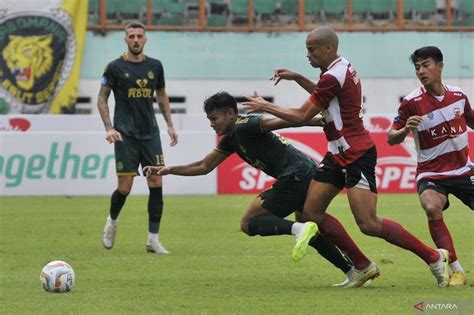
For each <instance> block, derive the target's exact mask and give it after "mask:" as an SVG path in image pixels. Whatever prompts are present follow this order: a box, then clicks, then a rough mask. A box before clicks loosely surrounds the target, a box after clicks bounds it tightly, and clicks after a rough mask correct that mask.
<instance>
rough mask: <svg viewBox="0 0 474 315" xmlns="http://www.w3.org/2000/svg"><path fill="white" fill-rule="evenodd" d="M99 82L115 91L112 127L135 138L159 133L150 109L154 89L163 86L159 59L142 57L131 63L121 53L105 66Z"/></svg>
mask: <svg viewBox="0 0 474 315" xmlns="http://www.w3.org/2000/svg"><path fill="white" fill-rule="evenodd" d="M101 84H102V85H105V86H108V87H110V88H111V89H112V91H113V92H114V97H115V111H114V128H115V129H117V131H119V132H121V133H124V134H126V135H128V136H132V137H134V138H136V139H150V138H151V137H153V136H156V135H157V134H158V135H159V129H158V124H157V122H156V117H155V113H154V111H153V97H154V94H155V90H157V89H161V88H164V87H165V76H164V71H163V66H162V64H161V62H160V61H159V60H157V59H153V58H149V57H147V56H145V59H144V60H143V61H142V62H131V61H128V60H127V59H126V54H124V55H123V56H121V57H120V58H117V59H115V60H114V61H112V62H110V63H109V64H108V65H107V68H106V69H105V72H104V75H103V76H102V80H101Z"/></svg>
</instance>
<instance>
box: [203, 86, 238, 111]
mask: <svg viewBox="0 0 474 315" xmlns="http://www.w3.org/2000/svg"><path fill="white" fill-rule="evenodd" d="M229 108H232V109H233V110H234V112H235V113H236V114H237V113H238V111H237V102H236V101H235V98H234V97H233V96H232V95H230V94H229V93H227V92H225V91H220V92H218V93H216V94H214V95H212V96H210V97H208V98H207V99H206V100H205V101H204V111H205V112H206V113H207V114H209V113H210V112H212V111H213V110H215V109H217V110H221V109H224V110H227V109H229Z"/></svg>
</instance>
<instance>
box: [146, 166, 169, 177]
mask: <svg viewBox="0 0 474 315" xmlns="http://www.w3.org/2000/svg"><path fill="white" fill-rule="evenodd" d="M169 171H170V170H169V168H168V167H165V166H145V167H144V168H143V172H144V173H145V175H146V176H147V177H148V176H151V175H159V176H164V175H168V174H169Z"/></svg>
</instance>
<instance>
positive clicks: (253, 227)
mask: <svg viewBox="0 0 474 315" xmlns="http://www.w3.org/2000/svg"><path fill="white" fill-rule="evenodd" d="M204 104H205V105H204V110H205V112H206V114H207V118H208V119H209V121H210V123H211V127H212V128H213V129H214V131H215V132H216V134H217V135H218V136H223V137H222V138H221V140H220V142H219V144H218V145H217V148H216V149H214V150H213V151H212V152H210V153H209V154H208V155H207V156H206V157H204V159H202V160H201V161H197V162H194V163H191V164H188V165H179V166H166V167H165V166H147V167H145V170H146V172H147V175H149V176H152V175H153V174H158V175H168V174H173V175H182V176H196V175H204V174H207V173H209V172H210V171H212V170H213V169H215V168H216V167H217V166H218V165H219V164H220V163H222V162H223V161H224V160H225V159H226V158H227V157H228V156H229V155H231V154H232V153H237V154H238V155H239V156H240V157H241V158H242V159H243V160H245V161H246V162H247V163H249V164H250V165H252V166H254V167H256V168H258V169H260V170H262V171H263V172H265V173H266V174H268V175H270V176H272V177H274V178H275V179H277V181H276V182H275V184H274V185H273V186H272V187H271V188H269V189H267V190H265V191H263V192H262V193H261V194H259V195H258V196H257V198H256V199H255V200H254V201H253V202H252V203H251V204H250V206H249V208H248V210H247V212H246V213H245V214H244V216H243V217H242V220H241V223H240V226H241V229H242V231H243V232H244V233H246V234H247V235H249V236H255V235H261V236H270V235H282V234H286V235H295V237H296V244H295V246H294V248H293V253H292V258H293V260H294V261H300V260H301V259H302V258H303V257H304V255H305V254H306V249H307V247H308V245H309V246H312V247H314V248H315V249H316V250H317V251H318V252H319V253H320V254H321V255H322V256H323V257H325V258H326V259H327V260H328V261H330V262H331V263H332V264H333V265H334V266H336V267H337V268H339V269H341V270H342V271H343V272H344V273H346V275H347V278H346V281H345V282H343V283H342V284H339V285H345V283H346V282H348V278H349V277H350V274H351V271H352V264H351V262H349V261H348V260H347V259H345V258H344V256H343V255H342V254H341V252H340V251H339V250H338V249H337V248H336V247H335V246H334V245H333V244H332V243H330V242H329V241H327V240H326V239H325V238H324V236H323V235H322V234H320V233H318V232H317V227H316V224H315V223H313V222H306V223H300V222H293V221H289V220H285V219H283V218H285V217H286V216H288V215H289V214H291V213H293V212H295V211H296V215H297V216H298V217H300V216H299V215H298V214H300V213H301V211H302V210H303V205H304V202H305V199H306V192H307V190H308V185H309V183H310V181H311V178H312V176H313V173H314V172H315V170H316V163H315V162H314V161H313V160H312V159H310V158H309V157H308V156H306V155H305V154H304V153H302V152H301V151H299V150H297V149H296V148H295V147H294V146H292V145H291V144H289V143H288V141H287V140H286V139H285V138H283V137H282V136H280V135H278V134H276V133H274V132H272V131H273V130H276V129H281V128H287V127H296V125H295V124H292V123H289V122H286V121H283V120H281V119H278V118H268V117H263V116H260V115H252V116H239V115H238V111H237V103H236V101H235V99H234V98H233V97H232V96H231V95H230V94H228V93H227V92H219V93H217V94H215V95H213V96H211V97H209V98H208V99H207V100H206V101H205V102H204ZM310 124H311V125H315V126H322V125H323V119H322V117H319V116H318V117H315V118H314V119H313V120H312V121H311V123H310Z"/></svg>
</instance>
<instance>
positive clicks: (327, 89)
mask: <svg viewBox="0 0 474 315" xmlns="http://www.w3.org/2000/svg"><path fill="white" fill-rule="evenodd" d="M341 88H342V87H341V85H340V84H339V81H338V80H337V79H336V78H335V77H334V76H332V75H331V74H324V75H323V76H322V77H321V78H320V79H319V81H318V84H316V88H315V89H314V91H313V93H312V94H311V96H310V98H309V99H310V100H311V102H313V104H314V105H315V106H316V107H318V108H320V109H321V110H324V109H326V108H328V106H329V102H331V100H332V99H333V98H334V97H335V96H336V95H337V93H339V91H340V90H341Z"/></svg>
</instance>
